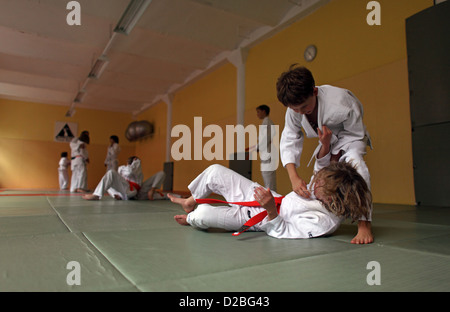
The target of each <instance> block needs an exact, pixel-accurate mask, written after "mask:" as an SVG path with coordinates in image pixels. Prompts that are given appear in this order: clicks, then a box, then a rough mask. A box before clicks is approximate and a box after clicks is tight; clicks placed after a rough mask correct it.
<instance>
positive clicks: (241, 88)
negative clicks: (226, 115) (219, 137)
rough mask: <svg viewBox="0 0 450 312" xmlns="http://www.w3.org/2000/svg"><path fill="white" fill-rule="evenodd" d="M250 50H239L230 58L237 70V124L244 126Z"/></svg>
mask: <svg viewBox="0 0 450 312" xmlns="http://www.w3.org/2000/svg"><path fill="white" fill-rule="evenodd" d="M247 55H248V49H246V48H239V49H237V50H235V51H233V53H232V54H231V55H230V56H229V57H228V60H229V61H230V63H231V64H233V65H234V66H236V69H237V99H236V124H237V125H244V114H245V62H246V60H247Z"/></svg>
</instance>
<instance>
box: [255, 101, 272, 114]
mask: <svg viewBox="0 0 450 312" xmlns="http://www.w3.org/2000/svg"><path fill="white" fill-rule="evenodd" d="M256 109H259V110H262V111H264V112H266V115H267V116H269V114H270V107H269V106H267V105H264V104H263V105H259V106H258V107H257V108H256Z"/></svg>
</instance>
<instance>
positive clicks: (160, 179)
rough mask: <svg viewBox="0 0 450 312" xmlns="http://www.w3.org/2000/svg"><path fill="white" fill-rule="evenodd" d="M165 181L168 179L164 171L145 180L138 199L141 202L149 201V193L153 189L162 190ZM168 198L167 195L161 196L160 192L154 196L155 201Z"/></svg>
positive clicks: (137, 196)
mask: <svg viewBox="0 0 450 312" xmlns="http://www.w3.org/2000/svg"><path fill="white" fill-rule="evenodd" d="M165 179H166V174H165V172H164V171H159V172H157V173H155V174H154V175H152V176H151V177H150V178H148V179H147V180H145V181H144V183H142V185H141V189H140V190H139V191H138V193H137V195H136V199H139V200H146V199H148V195H147V194H148V192H149V191H150V190H151V189H152V188H156V189H159V188H161V187H162V184H163V183H164V180H165ZM166 198H167V196H166V195H161V194H160V193H158V192H155V193H154V194H153V199H166Z"/></svg>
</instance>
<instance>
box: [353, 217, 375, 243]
mask: <svg viewBox="0 0 450 312" xmlns="http://www.w3.org/2000/svg"><path fill="white" fill-rule="evenodd" d="M350 243H352V244H371V243H373V234H372V224H371V222H369V221H358V233H357V234H356V236H355V237H354V238H353V239H352V240H351V242H350Z"/></svg>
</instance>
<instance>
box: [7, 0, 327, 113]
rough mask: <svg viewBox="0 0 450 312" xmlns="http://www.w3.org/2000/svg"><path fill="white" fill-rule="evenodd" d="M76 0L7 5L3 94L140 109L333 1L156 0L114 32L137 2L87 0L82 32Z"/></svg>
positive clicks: (22, 0) (20, 0) (17, 0)
mask: <svg viewBox="0 0 450 312" xmlns="http://www.w3.org/2000/svg"><path fill="white" fill-rule="evenodd" d="M68 2H69V0H0V98H6V99H15V100H23V101H31V102H38V103H48V104H57V105H66V106H67V107H68V108H70V107H75V106H76V107H85V108H93V109H100V110H108V111H118V112H128V113H138V112H140V111H142V110H143V109H145V108H147V107H149V106H150V105H152V104H153V103H155V102H157V101H158V100H159V99H160V98H161V97H162V96H164V95H166V94H168V93H173V92H174V91H176V90H177V89H179V88H182V87H183V86H185V85H186V84H188V83H189V82H192V81H195V79H196V78H198V77H201V75H203V74H204V73H206V72H208V71H210V70H212V69H214V68H215V66H218V65H220V64H222V63H223V62H226V61H227V58H228V57H229V55H230V54H231V53H232V52H233V51H235V50H236V49H239V48H246V47H251V46H252V45H254V44H256V43H257V42H260V41H261V40H264V39H266V38H268V37H270V36H271V35H273V34H274V33H276V32H278V31H280V30H281V29H283V28H284V27H287V26H288V25H289V24H291V23H293V22H294V21H296V20H298V19H300V18H301V17H303V16H305V15H306V14H308V13H310V12H311V11H312V10H314V9H316V8H318V7H319V6H322V5H324V4H325V3H327V2H329V0H153V1H152V2H151V3H150V5H149V6H148V8H147V10H146V11H145V13H144V14H143V15H142V17H141V19H140V20H139V22H138V24H137V25H136V27H135V28H134V29H133V30H132V32H131V33H130V34H129V35H128V36H127V35H123V34H114V33H113V29H114V28H115V26H116V24H117V23H118V21H119V20H120V18H121V16H122V14H123V13H124V11H125V9H126V8H127V6H128V3H129V0H78V2H79V3H80V6H81V26H76V25H75V26H69V25H68V24H67V22H66V16H67V15H68V14H69V13H70V12H71V10H67V9H66V5H67V3H68ZM113 34H114V35H113ZM108 43H110V44H111V45H110V49H107V50H105V48H106V46H107V45H108ZM105 51H107V53H106V55H107V57H108V59H109V64H108V66H107V67H106V70H105V71H104V73H103V75H102V76H101V77H100V79H98V80H96V79H88V78H87V77H88V74H89V72H90V70H91V68H92V66H93V65H94V62H95V61H96V59H97V58H98V57H99V56H101V55H102V53H104V52H105ZM82 88H84V89H85V90H86V96H85V97H84V99H83V101H82V102H80V103H73V102H74V99H75V97H76V95H77V94H78V92H79V91H80V89H82Z"/></svg>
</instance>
